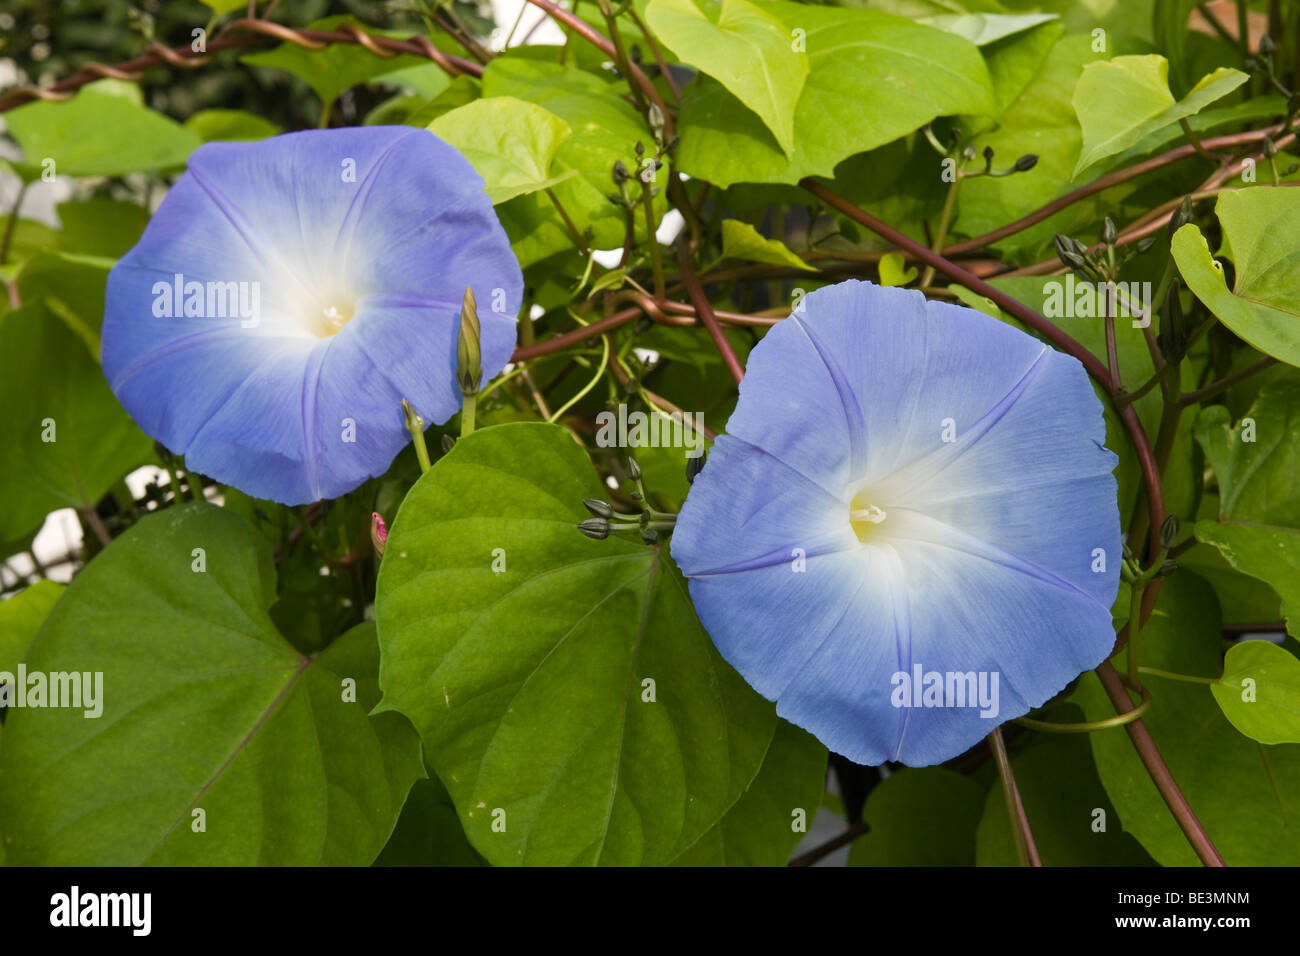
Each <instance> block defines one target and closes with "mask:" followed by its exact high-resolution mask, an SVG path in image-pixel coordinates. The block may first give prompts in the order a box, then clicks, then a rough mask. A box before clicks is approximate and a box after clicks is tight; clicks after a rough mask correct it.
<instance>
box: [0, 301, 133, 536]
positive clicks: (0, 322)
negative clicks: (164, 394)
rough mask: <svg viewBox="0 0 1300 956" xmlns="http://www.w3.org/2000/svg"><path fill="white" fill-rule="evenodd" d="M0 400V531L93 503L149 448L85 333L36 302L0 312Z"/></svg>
mask: <svg viewBox="0 0 1300 956" xmlns="http://www.w3.org/2000/svg"><path fill="white" fill-rule="evenodd" d="M0 408H3V409H4V410H5V413H4V414H3V415H0V447H3V448H4V449H5V456H4V467H3V469H0V501H3V502H4V503H5V506H4V508H0V541H9V540H12V539H14V538H17V537H19V536H21V535H23V534H26V533H27V532H29V531H32V530H33V529H35V528H36V527H38V526H39V525H40V524H41V522H42V521H43V520H44V519H45V516H46V515H47V514H49V513H50V512H51V511H54V510H56V509H58V508H67V507H73V508H84V507H89V506H91V505H93V504H94V503H95V502H97V501H98V500H99V499H100V498H101V497H103V495H104V494H105V493H106V492H107V491H108V489H109V488H110V487H112V485H113V483H114V482H116V481H117V480H118V479H120V478H121V477H122V476H123V475H125V474H126V473H127V472H128V471H130V470H131V468H132V467H133V466H135V465H138V464H141V463H142V462H145V461H148V460H150V459H151V458H152V457H153V442H152V441H151V440H150V439H149V438H148V437H147V436H146V435H145V434H144V433H143V432H141V431H140V429H138V428H136V427H135V425H134V424H133V423H132V421H131V419H130V418H129V417H127V414H126V412H125V411H124V410H123V408H122V406H121V405H119V404H118V402H117V399H116V398H114V397H113V393H112V392H110V391H109V388H108V383H107V382H106V381H104V375H103V373H102V372H101V371H100V369H99V363H98V361H96V359H95V358H94V357H92V356H91V355H90V353H89V352H88V351H87V350H86V345H85V343H84V342H83V341H82V340H81V339H79V338H78V337H77V335H76V334H75V333H74V332H73V331H72V330H71V329H70V328H69V327H68V326H67V325H66V324H65V323H64V322H63V321H62V320H60V319H59V318H57V317H56V316H54V315H52V314H50V312H49V311H47V310H46V308H45V307H44V306H43V305H42V304H41V303H40V302H35V303H31V304H28V305H25V306H23V307H22V308H21V309H16V310H14V311H13V312H10V313H8V314H7V315H5V316H3V317H0Z"/></svg>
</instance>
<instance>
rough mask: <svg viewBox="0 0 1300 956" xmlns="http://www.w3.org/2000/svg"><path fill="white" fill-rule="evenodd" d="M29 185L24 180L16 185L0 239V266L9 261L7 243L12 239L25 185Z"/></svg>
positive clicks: (25, 192)
mask: <svg viewBox="0 0 1300 956" xmlns="http://www.w3.org/2000/svg"><path fill="white" fill-rule="evenodd" d="M30 185H31V183H28V182H24V183H23V184H22V185H21V186H19V187H18V195H17V196H16V197H14V204H13V208H11V209H10V210H9V221H8V222H6V223H5V236H4V239H2V240H0V266H2V265H4V264H5V263H6V262H8V261H9V243H10V242H12V241H13V238H14V228H15V227H16V226H17V225H18V210H19V208H21V207H22V204H23V197H24V196H26V195H27V187H28V186H30Z"/></svg>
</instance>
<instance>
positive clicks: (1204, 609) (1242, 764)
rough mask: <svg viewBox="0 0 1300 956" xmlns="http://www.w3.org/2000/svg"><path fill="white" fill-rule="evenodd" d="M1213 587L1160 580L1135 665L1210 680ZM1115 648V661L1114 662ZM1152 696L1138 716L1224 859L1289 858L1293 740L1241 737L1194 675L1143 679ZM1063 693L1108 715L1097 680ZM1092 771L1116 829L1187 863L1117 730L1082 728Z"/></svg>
mask: <svg viewBox="0 0 1300 956" xmlns="http://www.w3.org/2000/svg"><path fill="white" fill-rule="evenodd" d="M1219 622H1220V618H1219V609H1218V602H1217V601H1216V600H1215V597H1214V593H1213V592H1212V591H1211V590H1210V589H1209V588H1208V587H1206V586H1205V584H1204V583H1203V582H1201V581H1199V580H1198V579H1197V578H1196V577H1195V576H1194V575H1192V574H1191V573H1190V572H1187V571H1180V572H1179V573H1178V574H1176V575H1175V576H1173V577H1172V578H1170V579H1169V580H1168V581H1167V582H1165V584H1164V587H1163V588H1162V589H1161V591H1160V600H1159V603H1158V604H1157V606H1156V610H1155V613H1154V614H1152V616H1151V619H1150V620H1149V621H1148V622H1147V624H1146V626H1145V627H1144V628H1143V630H1142V638H1141V641H1142V651H1141V654H1142V656H1141V660H1142V662H1143V665H1144V666H1149V667H1155V668H1158V669H1160V670H1164V671H1169V672H1172V673H1176V674H1183V675H1188V676H1192V677H1201V678H1205V679H1207V683H1208V680H1212V679H1214V678H1215V677H1217V676H1218V675H1219V674H1221V673H1222V672H1223V654H1222V651H1221V650H1220V641H1219ZM1124 666H1125V664H1124V657H1123V656H1122V655H1121V657H1120V658H1119V659H1118V660H1117V661H1116V667H1117V669H1119V670H1121V671H1122V670H1123V669H1124ZM1144 683H1146V684H1148V685H1150V688H1151V693H1152V695H1153V697H1154V698H1155V699H1156V700H1157V701H1158V704H1157V705H1155V706H1153V707H1152V708H1151V710H1149V711H1148V712H1147V713H1146V715H1145V716H1144V717H1143V722H1144V723H1145V725H1146V727H1147V729H1148V730H1149V731H1150V733H1151V736H1152V738H1153V739H1154V740H1155V742H1156V744H1157V745H1158V746H1159V748H1160V753H1161V755H1162V756H1163V758H1164V761H1165V763H1166V764H1167V765H1168V768H1169V771H1170V772H1171V773H1172V774H1173V776H1174V779H1175V780H1177V781H1178V785H1179V787H1180V788H1181V790H1182V792H1183V794H1184V796H1186V798H1187V800H1188V801H1189V802H1190V803H1191V805H1192V806H1193V807H1195V808H1196V814H1197V817H1198V818H1199V819H1200V821H1201V823H1202V824H1203V825H1204V827H1205V829H1206V832H1207V833H1209V835H1210V837H1211V839H1213V841H1214V843H1215V845H1216V846H1217V847H1218V849H1219V852H1220V853H1221V854H1222V855H1223V858H1224V860H1225V861H1227V863H1228V865H1229V866H1231V865H1233V864H1234V863H1242V862H1247V861H1248V862H1250V863H1251V864H1253V865H1260V866H1269V865H1273V866H1294V865H1296V864H1297V862H1300V839H1298V838H1297V834H1296V832H1295V828H1294V827H1293V826H1291V825H1290V821H1291V820H1294V819H1295V815H1296V813H1297V812H1300V745H1295V744H1280V745H1277V746H1274V747H1269V748H1267V749H1265V748H1263V747H1262V746H1261V745H1260V744H1259V743H1256V742H1255V741H1254V740H1251V739H1249V738H1247V737H1244V736H1242V734H1241V733H1240V731H1238V730H1237V729H1236V728H1235V727H1234V726H1233V725H1232V724H1231V723H1229V721H1228V720H1227V718H1225V717H1224V715H1223V711H1222V710H1221V709H1220V707H1219V704H1218V703H1217V702H1216V700H1215V695H1214V694H1212V693H1211V692H1210V688H1209V687H1208V686H1206V684H1203V683H1186V682H1183V681H1175V680H1170V679H1167V678H1161V677H1159V676H1150V677H1147V678H1145V679H1144ZM1072 700H1073V701H1074V702H1075V703H1077V704H1078V705H1079V706H1080V707H1081V708H1082V709H1083V712H1084V714H1085V715H1086V717H1087V719H1089V720H1100V719H1104V718H1106V717H1110V716H1112V715H1113V714H1114V713H1115V711H1114V708H1112V707H1111V705H1110V700H1109V698H1108V697H1107V696H1106V692H1105V690H1104V689H1103V688H1102V686H1101V682H1100V681H1099V680H1098V678H1097V677H1096V676H1095V675H1093V674H1090V673H1089V674H1084V675H1083V677H1082V678H1081V679H1080V684H1079V689H1078V690H1077V691H1076V692H1075V694H1074V696H1073V698H1072ZM1089 737H1090V740H1091V743H1092V752H1093V757H1094V758H1095V759H1096V762H1097V772H1098V774H1099V775H1100V777H1101V782H1102V784H1103V786H1104V787H1105V788H1106V794H1107V796H1109V797H1110V800H1111V802H1112V803H1113V804H1114V806H1115V809H1116V810H1117V811H1118V813H1119V816H1120V819H1121V820H1122V821H1123V825H1124V829H1125V831H1126V832H1128V833H1131V834H1132V835H1133V836H1135V837H1136V838H1137V840H1138V842H1140V843H1141V844H1142V846H1143V848H1144V849H1145V850H1146V851H1147V852H1148V853H1150V854H1151V856H1152V857H1153V858H1154V859H1155V860H1156V862H1158V863H1160V864H1161V865H1163V866H1185V865H1195V864H1196V856H1195V855H1194V854H1193V853H1192V851H1191V849H1190V847H1189V846H1188V845H1187V840H1186V838H1185V837H1184V836H1183V833H1182V831H1181V830H1179V828H1178V824H1177V822H1176V821H1175V820H1174V819H1173V817H1171V816H1170V815H1169V813H1168V812H1166V811H1165V810H1164V809H1163V807H1164V800H1163V798H1162V797H1161V796H1160V794H1159V792H1158V791H1157V790H1156V787H1155V784H1154V783H1152V781H1151V778H1150V776H1148V774H1147V771H1146V769H1145V768H1144V767H1143V765H1142V762H1141V761H1140V760H1139V759H1138V757H1137V755H1136V753H1135V752H1134V750H1133V747H1132V746H1131V745H1130V744H1129V741H1128V740H1127V738H1126V736H1125V734H1124V731H1123V730H1119V729H1114V730H1108V731H1102V732H1099V733H1094V734H1090V735H1089Z"/></svg>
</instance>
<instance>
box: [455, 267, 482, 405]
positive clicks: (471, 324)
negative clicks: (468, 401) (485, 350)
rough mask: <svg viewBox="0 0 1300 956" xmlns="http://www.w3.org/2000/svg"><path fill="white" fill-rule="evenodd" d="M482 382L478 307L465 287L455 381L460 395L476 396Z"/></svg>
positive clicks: (457, 340) (457, 345) (471, 293)
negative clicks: (458, 385) (458, 386)
mask: <svg viewBox="0 0 1300 956" xmlns="http://www.w3.org/2000/svg"><path fill="white" fill-rule="evenodd" d="M482 380H483V364H482V357H481V356H480V354H479V324H478V306H477V305H476V304H475V302H474V290H473V289H471V288H470V287H469V286H465V298H464V300H463V301H462V302H461V306H460V335H459V336H458V337H457V339H456V381H457V382H459V383H460V390H461V393H462V394H464V395H477V394H478V387H479V383H480V382H481V381H482Z"/></svg>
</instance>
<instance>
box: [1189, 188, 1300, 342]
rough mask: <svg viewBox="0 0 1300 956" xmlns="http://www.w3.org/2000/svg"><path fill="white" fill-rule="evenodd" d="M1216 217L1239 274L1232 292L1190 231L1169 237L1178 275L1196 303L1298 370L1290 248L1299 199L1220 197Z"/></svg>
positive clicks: (1297, 274) (1248, 193)
mask: <svg viewBox="0 0 1300 956" xmlns="http://www.w3.org/2000/svg"><path fill="white" fill-rule="evenodd" d="M1215 213H1216V214H1217V215H1218V217H1219V222H1220V224H1221V225H1222V226H1223V236H1224V243H1225V246H1226V249H1225V253H1230V254H1231V256H1232V264H1233V267H1234V270H1235V273H1236V277H1235V280H1234V283H1233V288H1232V290H1231V291H1229V290H1228V287H1227V282H1226V280H1225V277H1224V273H1223V265H1222V264H1221V263H1219V262H1218V261H1217V260H1216V259H1214V258H1212V257H1211V256H1210V250H1209V247H1208V246H1207V245H1206V242H1205V237H1204V236H1203V235H1201V232H1200V230H1199V229H1197V227H1196V226H1195V225H1190V224H1189V225H1186V226H1184V227H1183V228H1181V229H1179V230H1178V235H1176V236H1174V243H1173V251H1174V257H1175V258H1176V259H1177V260H1178V268H1179V271H1181V272H1182V274H1183V278H1184V279H1185V280H1186V281H1187V285H1188V287H1189V288H1190V289H1191V290H1192V291H1193V292H1194V293H1196V297H1197V298H1198V299H1200V300H1201V301H1202V302H1204V303H1205V305H1206V306H1207V307H1208V308H1209V310H1210V311H1211V312H1213V313H1214V314H1215V316H1217V317H1218V319H1219V321H1221V322H1222V323H1223V324H1224V325H1226V326H1227V327H1228V328H1230V329H1231V330H1232V331H1233V332H1235V333H1237V335H1239V336H1241V337H1242V338H1243V339H1245V340H1246V341H1247V342H1249V343H1250V344H1251V345H1253V346H1255V347H1256V348H1257V349H1259V350H1260V351H1262V352H1265V353H1266V354H1268V355H1272V356H1273V357H1274V358H1277V359H1281V360H1282V361H1283V362H1288V363H1290V364H1291V365H1300V337H1297V335H1296V333H1295V325H1296V319H1297V313H1296V305H1295V303H1296V301H1297V296H1298V295H1300V266H1297V265H1296V263H1295V262H1294V255H1293V250H1292V247H1291V242H1290V236H1292V235H1294V234H1295V229H1296V226H1297V224H1298V223H1300V195H1296V194H1295V193H1294V192H1292V191H1291V190H1289V189H1278V190H1268V189H1243V190H1237V191H1233V192H1225V193H1223V194H1222V195H1221V196H1220V197H1219V201H1218V203H1217V204H1216V205H1215Z"/></svg>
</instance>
